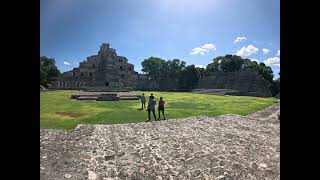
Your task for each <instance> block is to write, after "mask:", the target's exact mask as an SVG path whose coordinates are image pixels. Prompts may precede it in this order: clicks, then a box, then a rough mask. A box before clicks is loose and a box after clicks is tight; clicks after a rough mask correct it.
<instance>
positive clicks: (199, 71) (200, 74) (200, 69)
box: [196, 67, 208, 79]
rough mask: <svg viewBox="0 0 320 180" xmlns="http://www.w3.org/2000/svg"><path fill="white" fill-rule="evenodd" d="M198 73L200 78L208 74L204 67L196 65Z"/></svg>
mask: <svg viewBox="0 0 320 180" xmlns="http://www.w3.org/2000/svg"><path fill="white" fill-rule="evenodd" d="M196 69H197V71H198V74H199V78H200V79H202V78H203V77H205V76H207V75H208V72H207V70H206V69H205V68H200V67H196Z"/></svg>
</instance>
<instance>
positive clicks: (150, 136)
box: [40, 104, 280, 180]
mask: <svg viewBox="0 0 320 180" xmlns="http://www.w3.org/2000/svg"><path fill="white" fill-rule="evenodd" d="M278 115H280V106H279V104H276V105H274V106H272V107H269V108H267V109H265V110H263V111H260V112H257V113H253V114H251V115H248V116H239V115H225V116H219V117H206V116H198V117H190V118H184V119H175V120H167V121H156V122H149V123H134V124H133V123H132V124H117V125H79V126H77V128H76V129H74V130H71V131H62V130H45V129H42V130H40V144H41V146H40V172H41V179H42V180H45V179H97V180H98V179H99V180H100V179H249V180H250V179H272V180H274V179H280V121H279V120H278Z"/></svg>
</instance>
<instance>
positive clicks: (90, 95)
mask: <svg viewBox="0 0 320 180" xmlns="http://www.w3.org/2000/svg"><path fill="white" fill-rule="evenodd" d="M71 99H76V100H96V101H119V100H139V99H140V95H135V94H130V93H128V92H113V91H109V92H104V91H96V92H92V91H82V90H80V92H79V93H78V94H73V95H71Z"/></svg>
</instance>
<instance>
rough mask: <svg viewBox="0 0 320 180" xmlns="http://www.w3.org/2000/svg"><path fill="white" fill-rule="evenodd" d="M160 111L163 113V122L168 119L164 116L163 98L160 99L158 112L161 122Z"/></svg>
mask: <svg viewBox="0 0 320 180" xmlns="http://www.w3.org/2000/svg"><path fill="white" fill-rule="evenodd" d="M160 111H162V116H163V120H166V117H165V116H164V101H163V98H162V97H160V101H159V105H158V112H159V119H158V120H160Z"/></svg>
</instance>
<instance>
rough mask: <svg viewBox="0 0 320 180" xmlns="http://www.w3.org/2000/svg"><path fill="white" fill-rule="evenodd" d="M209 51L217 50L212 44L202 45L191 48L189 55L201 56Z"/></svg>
mask: <svg viewBox="0 0 320 180" xmlns="http://www.w3.org/2000/svg"><path fill="white" fill-rule="evenodd" d="M211 50H217V48H216V47H215V45H214V44H211V43H207V44H204V45H202V46H200V47H196V48H193V49H192V51H191V52H190V54H191V55H195V54H200V55H202V56H203V55H205V54H206V53H208V52H209V51H211Z"/></svg>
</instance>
